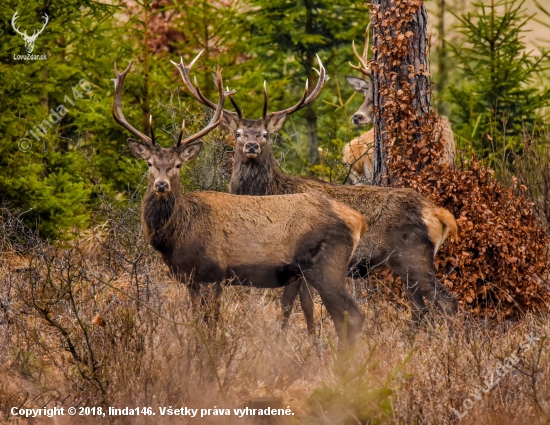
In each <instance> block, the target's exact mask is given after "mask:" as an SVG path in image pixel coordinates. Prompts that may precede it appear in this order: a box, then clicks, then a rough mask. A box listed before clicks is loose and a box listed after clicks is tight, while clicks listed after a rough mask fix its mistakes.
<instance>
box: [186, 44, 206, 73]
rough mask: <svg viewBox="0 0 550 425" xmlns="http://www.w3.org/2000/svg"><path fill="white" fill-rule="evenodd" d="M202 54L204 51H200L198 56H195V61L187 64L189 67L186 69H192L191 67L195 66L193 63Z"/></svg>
mask: <svg viewBox="0 0 550 425" xmlns="http://www.w3.org/2000/svg"><path fill="white" fill-rule="evenodd" d="M203 52H204V49H202V50H201V51H200V52H199V54H198V55H197V56H195V59H193V60H192V61H191V63H190V64H189V66H188V67H187V69H191V68H192V67H193V65H195V62H196V61H197V60H198V59H199V57H200V55H202V53H203ZM182 62H183V60H182Z"/></svg>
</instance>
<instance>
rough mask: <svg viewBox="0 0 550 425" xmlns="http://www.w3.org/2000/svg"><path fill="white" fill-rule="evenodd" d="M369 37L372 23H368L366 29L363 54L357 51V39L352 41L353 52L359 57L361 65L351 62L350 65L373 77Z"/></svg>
mask: <svg viewBox="0 0 550 425" xmlns="http://www.w3.org/2000/svg"><path fill="white" fill-rule="evenodd" d="M369 37H370V23H369V24H368V25H367V29H366V31H365V46H364V47H363V55H361V56H360V55H359V53H357V49H356V48H355V41H352V42H351V46H352V48H353V54H354V55H355V57H356V58H357V59H359V66H355V65H353V64H352V63H351V62H348V63H349V66H351V67H352V68H353V69H356V70H357V71H360V72H362V73H363V74H365V75H367V76H368V77H372V69H371V67H370V66H369V61H368V58H367V56H368V52H369Z"/></svg>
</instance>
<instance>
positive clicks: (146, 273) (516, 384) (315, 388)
mask: <svg viewBox="0 0 550 425" xmlns="http://www.w3.org/2000/svg"><path fill="white" fill-rule="evenodd" d="M129 214H134V215H135V214H136V212H135V211H134V212H130V213H129ZM11 223H12V224H13V220H12V222H11ZM117 223H118V224H119V225H118V226H113V225H109V226H105V225H104V226H102V227H101V231H99V232H95V234H94V232H92V235H91V236H90V235H87V236H86V238H83V240H82V241H81V242H78V241H77V242H75V243H74V244H73V245H72V246H69V247H67V246H65V247H53V246H50V245H47V244H45V243H41V242H38V241H36V243H35V245H34V247H33V248H32V249H27V250H26V251H25V252H23V251H21V250H19V252H14V250H13V249H12V250H11V251H10V249H9V247H10V245H9V244H8V243H5V244H4V245H5V246H6V247H7V249H6V250H5V252H4V254H3V255H2V261H1V262H0V307H1V313H0V347H3V349H2V350H0V406H1V408H2V413H0V415H3V417H2V420H3V422H2V423H21V422H20V419H17V418H13V417H10V415H9V410H10V409H9V407H11V406H14V405H20V404H22V402H23V400H24V399H25V398H26V399H27V400H26V401H25V402H24V403H23V404H24V406H25V407H35V408H36V407H39V405H41V404H42V405H43V404H45V403H46V401H47V400H48V399H50V398H52V400H51V401H50V403H49V406H53V404H54V403H56V402H57V403H58V404H61V403H62V402H63V401H64V399H66V400H65V401H64V403H63V405H64V406H65V407H67V406H70V405H75V404H78V403H82V405H88V406H103V407H104V408H105V407H107V406H114V407H125V406H149V407H152V408H153V409H154V411H157V412H158V410H157V408H158V407H159V406H165V407H168V406H173V407H182V406H188V407H192V408H213V407H214V406H217V407H218V408H220V407H224V408H225V407H227V408H235V407H241V406H244V405H245V404H246V403H247V402H248V401H249V400H250V399H252V398H255V397H266V396H268V397H280V398H282V400H283V405H284V407H285V408H286V406H290V407H291V409H292V411H293V412H294V413H295V415H294V416H292V417H291V418H290V420H289V423H304V424H309V423H315V424H318V423H324V424H348V423H349V424H352V423H360V424H367V423H403V424H409V423H411V424H412V423H419V424H420V423H430V424H432V423H437V424H439V423H458V422H460V423H465V424H478V423H489V424H492V423H494V424H500V423H515V424H516V423H517V424H524V423H525V424H536V423H546V422H547V421H548V419H549V414H550V405H549V400H550V388H549V385H550V352H549V349H550V344H549V341H548V337H547V336H548V334H549V332H550V326H549V319H550V315H549V314H548V313H547V312H541V313H540V314H531V315H528V316H524V317H523V318H522V319H521V320H518V321H515V322H509V321H504V322H498V323H497V322H479V321H478V320H476V318H475V317H467V316H461V317H459V318H458V319H457V320H456V322H455V323H454V324H453V326H452V331H449V328H448V327H447V324H445V323H443V322H442V320H441V319H440V318H437V317H436V318H435V319H434V321H433V324H431V325H426V326H425V327H422V328H421V329H418V330H416V331H415V332H411V331H410V329H409V322H408V317H409V312H408V311H407V309H406V307H405V306H404V305H403V304H402V303H401V302H399V299H398V298H395V297H393V299H392V300H391V301H390V300H388V297H387V295H385V294H386V292H387V291H386V290H385V288H381V287H380V286H378V284H377V283H376V280H375V279H374V278H371V280H370V281H355V282H353V287H350V288H349V289H350V291H353V293H354V294H356V297H357V299H358V301H359V302H360V303H361V304H362V306H363V309H364V311H365V313H366V315H367V320H366V321H365V327H364V334H363V338H362V341H361V343H360V344H359V345H358V347H357V348H356V349H355V350H354V351H353V352H350V353H339V354H338V353H336V352H335V351H334V349H333V347H334V342H335V334H334V330H333V326H332V323H331V322H330V320H329V319H328V317H327V315H326V311H324V309H323V308H322V306H321V304H320V303H319V301H318V300H317V311H316V318H317V321H318V327H317V335H316V337H315V338H311V337H309V336H308V334H307V331H306V327H305V322H304V320H303V319H302V316H301V314H300V312H296V313H295V314H294V315H293V318H292V325H291V327H290V329H288V330H287V331H281V329H280V322H281V314H280V308H279V298H280V291H278V290H274V291H268V290H263V291H262V290H255V289H250V288H240V287H227V288H225V289H224V294H223V304H222V314H221V320H220V322H219V324H218V326H217V327H208V326H206V325H205V324H203V323H202V321H201V320H199V319H198V318H197V317H195V316H194V315H193V312H192V309H191V306H190V302H189V299H188V296H187V292H186V288H185V287H184V285H182V284H180V283H178V282H175V281H174V280H173V279H172V278H171V277H170V276H169V275H168V273H167V271H166V267H165V266H164V265H163V264H162V263H161V261H160V259H159V256H158V255H157V254H155V253H154V252H152V250H151V249H150V248H149V247H148V246H147V244H146V243H145V241H144V240H143V236H142V235H141V233H140V232H139V231H136V230H135V229H136V224H135V220H132V219H120V220H119V221H118V222H117ZM120 223H126V224H124V225H121V224H120ZM10 229H11V228H10ZM10 229H6V228H4V230H5V232H4V234H5V235H6V234H8V233H9V231H11V230H10ZM27 236H28V235H27ZM5 239H6V240H8V241H9V240H13V238H11V239H10V237H9V235H8V237H6V238H5ZM15 251H17V249H16V250H15ZM98 314H100V315H101V317H102V319H103V321H104V324H105V326H104V327H103V326H100V325H99V324H102V323H101V321H98V320H97V315H98ZM94 318H96V320H95V323H99V324H94V323H93V322H94ZM529 336H531V337H532V338H531V339H532V345H531V343H529V342H527V343H526V344H525V341H528V339H527V338H528V337H529ZM522 343H524V344H523V345H522ZM510 356H512V357H510ZM514 356H515V357H514ZM505 359H507V364H508V365H509V366H510V367H511V370H508V369H503V368H501V369H499V370H497V372H496V373H495V374H494V378H493V380H496V379H497V378H498V377H499V374H501V375H503V376H502V377H501V378H500V382H499V383H498V384H496V385H494V388H492V389H490V390H489V391H487V394H485V393H483V391H481V390H480V387H481V388H484V389H487V382H488V381H486V379H487V380H488V379H489V378H490V375H491V371H492V370H495V368H496V367H497V365H498V364H499V362H503V361H504V360H505ZM516 359H517V361H516ZM476 390H477V393H478V394H477V396H478V398H479V400H478V399H477V398H476ZM48 395H49V397H47V396H48ZM56 400H57V401H56ZM465 400H471V402H470V401H466V405H467V406H472V407H471V409H470V410H467V414H466V415H465V416H464V417H463V418H462V419H460V421H459V419H458V416H457V414H455V413H453V411H452V409H451V408H454V409H456V411H457V412H458V413H459V414H461V413H462V412H464V411H465V408H464V404H463V403H464V401H465ZM58 419H59V420H58V422H57V423H80V422H82V423H83V422H92V421H97V420H94V419H93V418H92V417H88V418H86V417H78V418H68V417H64V418H58ZM163 419H164V421H166V422H168V421H170V423H188V422H189V423H205V424H208V423H232V424H233V423H246V422H244V421H243V420H239V419H238V418H235V417H234V416H233V417H231V418H229V419H227V418H221V419H220V417H218V416H210V417H205V418H202V419H189V418H185V417H164V418H163ZM159 420H160V421H161V423H162V420H161V418H159V417H158V414H157V417H156V418H155V423H156V422H159ZM113 421H114V422H116V423H150V422H151V420H150V418H145V417H143V416H141V417H140V418H131V417H130V418H123V417H119V418H117V419H114V420H113ZM44 423H51V420H50V422H48V420H44Z"/></svg>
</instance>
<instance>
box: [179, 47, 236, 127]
mask: <svg viewBox="0 0 550 425" xmlns="http://www.w3.org/2000/svg"><path fill="white" fill-rule="evenodd" d="M203 52H204V49H203V50H201V51H200V52H199V54H198V55H197V56H196V57H195V59H193V60H192V61H191V63H190V64H189V65H185V64H184V63H183V58H180V63H176V62H174V61H170V62H172V63H173V64H174V65H175V66H176V68H178V70H179V72H180V74H181V78H182V79H183V83H184V84H185V86H186V87H187V90H189V92H190V93H191V94H192V95H193V97H194V98H195V99H196V100H198V101H199V102H200V103H202V104H203V105H204V106H207V107H209V108H211V109H216V107H217V106H216V104H215V103H214V102H212V101H211V100H208V99H207V98H206V97H204V95H203V94H202V93H201V91H200V89H199V86H198V84H197V80H196V79H195V84H194V85H193V83H192V82H191V77H190V76H189V71H190V70H191V68H192V67H193V65H194V64H195V62H196V61H197V60H198V59H199V57H200V56H201V55H202V54H203ZM216 79H217V75H216ZM217 83H218V82H217V81H216V85H217ZM222 90H223V87H222ZM233 94H234V92H230V91H229V89H228V90H227V95H228V96H230V100H231V103H232V104H233V106H235V109H236V110H237V113H235V112H233V111H228V110H227V109H224V110H223V113H224V114H227V115H236V116H238V117H239V118H242V112H241V110H240V108H239V107H238V106H236V104H235V101H234V100H233V99H232V98H231V96H232V95H233Z"/></svg>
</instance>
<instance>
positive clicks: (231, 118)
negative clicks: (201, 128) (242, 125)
mask: <svg viewBox="0 0 550 425" xmlns="http://www.w3.org/2000/svg"><path fill="white" fill-rule="evenodd" d="M239 122H240V120H239V117H238V116H237V114H232V113H227V112H226V111H224V113H223V117H222V123H221V124H220V126H221V128H223V129H224V130H228V131H230V132H231V133H235V132H236V131H237V129H238V128H239Z"/></svg>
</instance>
